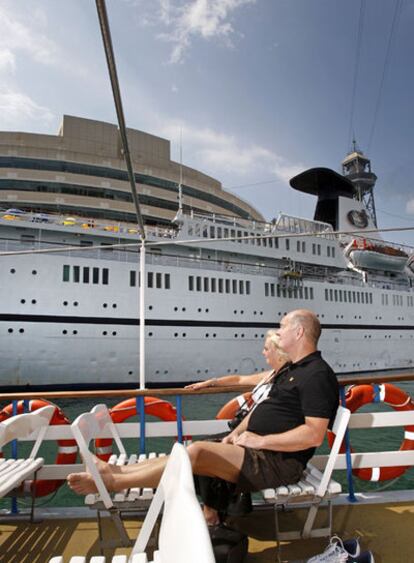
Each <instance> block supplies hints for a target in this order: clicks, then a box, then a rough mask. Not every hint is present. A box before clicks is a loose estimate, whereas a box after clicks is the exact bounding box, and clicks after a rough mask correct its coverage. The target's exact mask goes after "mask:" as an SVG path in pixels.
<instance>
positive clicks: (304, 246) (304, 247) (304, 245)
mask: <svg viewBox="0 0 414 563" xmlns="http://www.w3.org/2000/svg"><path fill="white" fill-rule="evenodd" d="M302 252H306V242H305V241H302Z"/></svg>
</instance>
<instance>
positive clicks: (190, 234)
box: [188, 225, 193, 236]
mask: <svg viewBox="0 0 414 563" xmlns="http://www.w3.org/2000/svg"><path fill="white" fill-rule="evenodd" d="M192 234H193V225H188V235H189V236H192Z"/></svg>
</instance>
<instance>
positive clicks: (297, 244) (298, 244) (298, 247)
mask: <svg viewBox="0 0 414 563" xmlns="http://www.w3.org/2000/svg"><path fill="white" fill-rule="evenodd" d="M296 250H297V251H298V252H300V240H297V241H296Z"/></svg>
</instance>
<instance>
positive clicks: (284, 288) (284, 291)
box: [282, 287, 287, 299]
mask: <svg viewBox="0 0 414 563" xmlns="http://www.w3.org/2000/svg"><path fill="white" fill-rule="evenodd" d="M282 295H283V297H284V298H285V299H286V297H287V292H286V287H283V288H282Z"/></svg>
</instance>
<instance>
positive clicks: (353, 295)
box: [352, 291, 356, 303]
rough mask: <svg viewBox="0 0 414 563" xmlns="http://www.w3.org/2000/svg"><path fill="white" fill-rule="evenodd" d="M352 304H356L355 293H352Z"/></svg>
mask: <svg viewBox="0 0 414 563" xmlns="http://www.w3.org/2000/svg"><path fill="white" fill-rule="evenodd" d="M352 303H356V297H355V291H353V292H352Z"/></svg>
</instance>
